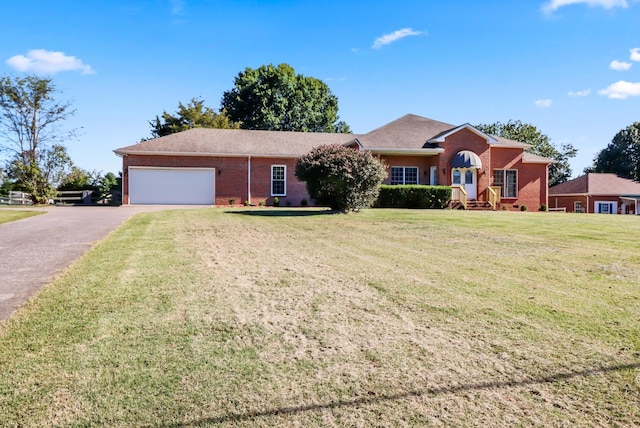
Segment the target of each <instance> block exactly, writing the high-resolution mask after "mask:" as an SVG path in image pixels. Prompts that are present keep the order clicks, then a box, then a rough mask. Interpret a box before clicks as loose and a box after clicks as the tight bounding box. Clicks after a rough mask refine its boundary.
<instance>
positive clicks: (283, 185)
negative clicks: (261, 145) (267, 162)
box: [271, 165, 287, 196]
mask: <svg viewBox="0 0 640 428" xmlns="http://www.w3.org/2000/svg"><path fill="white" fill-rule="evenodd" d="M286 195H287V167H286V165H271V196H286Z"/></svg>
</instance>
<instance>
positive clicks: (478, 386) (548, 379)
mask: <svg viewBox="0 0 640 428" xmlns="http://www.w3.org/2000/svg"><path fill="white" fill-rule="evenodd" d="M629 369H640V363H636V364H621V365H615V366H609V367H599V368H593V369H587V370H582V371H576V372H565V373H556V374H553V375H549V376H545V377H541V378H534V379H529V380H522V381H515V380H514V381H504V382H480V383H475V384H463V385H456V386H449V387H442V388H429V387H425V388H423V389H414V390H409V391H404V392H399V393H397V394H384V395H376V394H375V392H373V391H370V392H368V395H367V396H366V397H359V398H354V399H352V400H340V401H333V402H329V403H325V404H310V405H300V406H290V407H282V408H277V409H269V410H264V411H257V412H248V413H231V414H229V415H226V416H220V417H213V418H206V419H201V420H197V421H192V422H186V423H178V424H173V423H172V424H168V425H161V426H163V427H172V428H179V427H181V428H182V427H201V426H209V425H210V424H221V423H229V422H231V423H242V422H249V421H252V420H254V419H256V418H261V417H269V416H276V415H287V414H297V413H303V412H310V411H317V410H323V409H336V408H342V407H352V406H361V405H363V404H365V405H366V404H376V403H381V402H386V401H396V400H402V399H406V398H411V397H420V396H422V395H442V394H452V393H457V392H462V391H474V390H475V391H477V390H483V389H497V388H511V387H517V386H526V385H536V384H544V383H553V382H559V381H565V380H570V379H574V378H580V377H584V376H593V375H597V374H601V373H607V372H613V371H620V370H629Z"/></svg>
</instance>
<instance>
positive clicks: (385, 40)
mask: <svg viewBox="0 0 640 428" xmlns="http://www.w3.org/2000/svg"><path fill="white" fill-rule="evenodd" d="M422 33H423V31H414V30H413V28H403V29H401V30H397V31H394V32H393V33H389V34H385V35H384V36H381V37H378V38H377V39H376V40H375V42H373V46H371V47H372V48H373V49H381V48H382V47H383V46H384V45H389V44H391V43H393V42H397V41H398V40H400V39H404V38H405V37H409V36H419V35H420V34H422Z"/></svg>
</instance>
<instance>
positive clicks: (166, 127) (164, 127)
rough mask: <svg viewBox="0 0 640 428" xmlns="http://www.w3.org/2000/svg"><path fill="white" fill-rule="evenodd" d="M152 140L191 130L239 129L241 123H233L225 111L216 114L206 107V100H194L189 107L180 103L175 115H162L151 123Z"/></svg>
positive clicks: (165, 113) (164, 113)
mask: <svg viewBox="0 0 640 428" xmlns="http://www.w3.org/2000/svg"><path fill="white" fill-rule="evenodd" d="M149 125H150V126H151V136H152V138H158V137H164V136H165V135H169V134H175V133H176V132H181V131H186V130H187V129H191V128H217V129H238V128H240V124H239V123H234V122H232V121H231V120H230V119H229V117H228V116H227V114H226V113H225V111H224V110H223V111H221V112H220V113H218V112H216V111H215V110H214V109H212V108H211V107H207V106H205V105H204V100H201V99H199V98H192V99H191V101H189V103H188V104H187V105H184V104H182V103H178V111H176V113H175V114H170V113H167V112H166V111H165V112H163V113H162V116H160V117H159V116H156V118H155V119H154V120H152V121H150V122H149Z"/></svg>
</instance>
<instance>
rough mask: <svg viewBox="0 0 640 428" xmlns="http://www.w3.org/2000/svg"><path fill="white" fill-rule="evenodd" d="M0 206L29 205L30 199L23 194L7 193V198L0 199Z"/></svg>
mask: <svg viewBox="0 0 640 428" xmlns="http://www.w3.org/2000/svg"><path fill="white" fill-rule="evenodd" d="M0 204H6V205H31V204H33V202H31V197H30V195H29V194H28V193H24V192H9V196H2V197H0Z"/></svg>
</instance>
